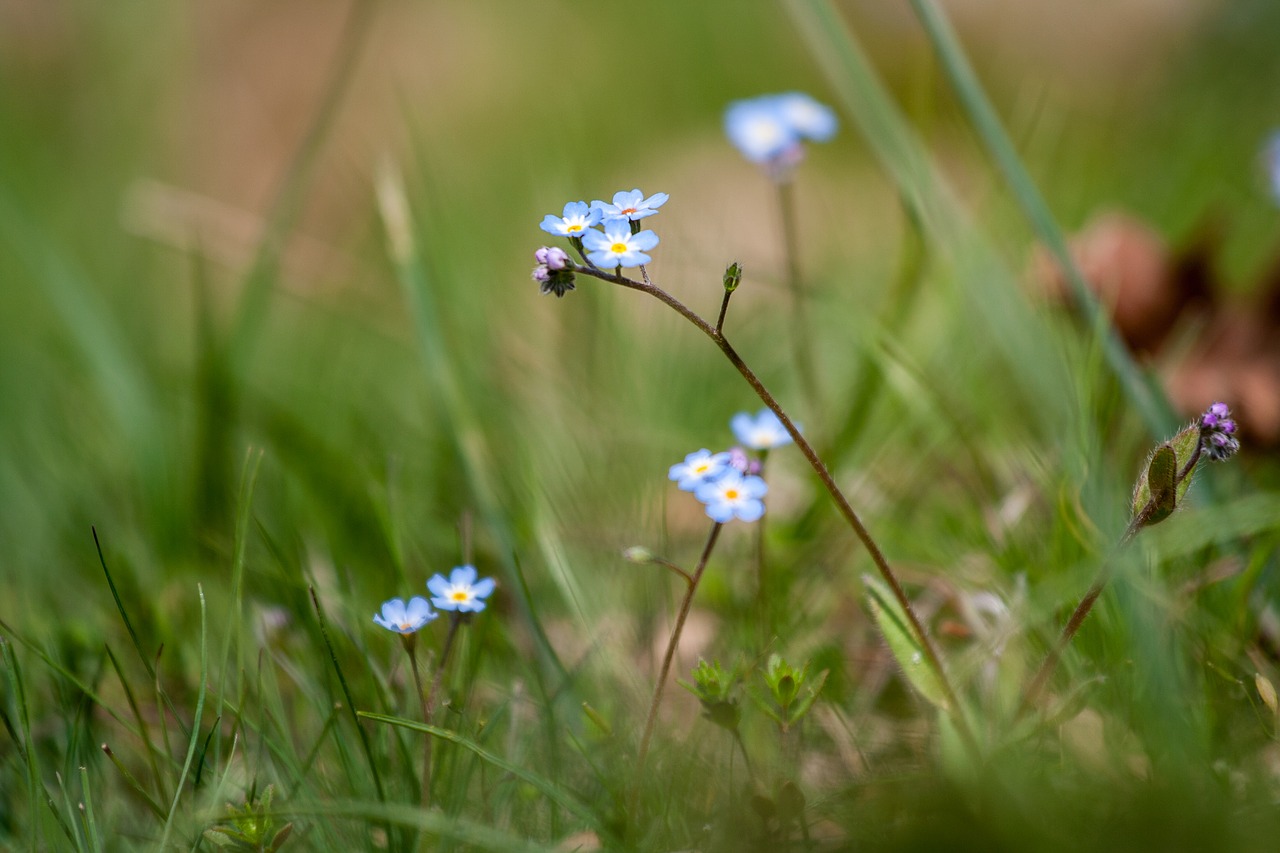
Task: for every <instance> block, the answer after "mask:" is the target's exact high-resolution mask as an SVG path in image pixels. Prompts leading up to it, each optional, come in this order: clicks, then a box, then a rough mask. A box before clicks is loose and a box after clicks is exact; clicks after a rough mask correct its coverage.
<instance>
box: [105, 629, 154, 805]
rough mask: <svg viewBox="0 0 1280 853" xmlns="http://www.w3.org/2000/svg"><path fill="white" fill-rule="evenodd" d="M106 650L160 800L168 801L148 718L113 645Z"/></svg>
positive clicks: (107, 645)
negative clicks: (125, 674)
mask: <svg viewBox="0 0 1280 853" xmlns="http://www.w3.org/2000/svg"><path fill="white" fill-rule="evenodd" d="M105 648H106V650H107V660H109V661H110V662H111V668H112V669H114V670H115V671H116V678H117V680H119V682H120V687H121V688H122V689H123V690H124V698H125V702H126V703H128V705H129V710H130V712H131V713H132V714H133V719H134V720H135V721H137V723H138V736H139V737H140V738H141V739H142V745H143V746H144V747H145V748H146V752H147V763H148V764H149V765H150V766H151V778H152V779H154V780H155V784H156V787H157V791H158V793H159V795H160V799H162V800H163V799H168V798H167V797H166V796H165V793H164V790H163V789H161V788H160V785H161V784H162V783H161V779H162V777H161V776H160V765H159V763H158V762H157V761H156V756H157V754H158V751H157V750H156V745H155V742H154V741H153V740H152V739H151V727H150V726H148V725H147V721H146V718H145V717H143V716H142V711H141V710H140V709H139V708H138V699H137V697H136V696H134V693H133V687H132V686H131V685H130V684H129V680H128V679H126V678H125V677H124V670H122V669H121V668H120V661H118V660H116V656H115V652H113V651H111V645H110V644H106V645H105ZM108 710H110V709H108Z"/></svg>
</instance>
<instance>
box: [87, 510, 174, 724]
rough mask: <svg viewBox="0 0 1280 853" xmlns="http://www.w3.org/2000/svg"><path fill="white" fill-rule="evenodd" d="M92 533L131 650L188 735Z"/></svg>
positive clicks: (93, 530) (95, 536)
mask: <svg viewBox="0 0 1280 853" xmlns="http://www.w3.org/2000/svg"><path fill="white" fill-rule="evenodd" d="M89 529H90V530H91V531H92V532H93V545H94V547H95V548H97V549H98V562H99V563H100V564H101V565H102V572H103V574H105V575H106V576H107V586H109V587H111V597H112V598H113V599H115V602H116V609H117V610H119V611H120V618H121V619H123V620H124V627H125V630H126V631H128V632H129V639H130V640H132V641H133V648H134V649H135V650H136V651H137V652H138V658H139V659H140V660H141V661H142V665H143V666H145V667H146V668H147V675H148V676H150V678H151V681H152V682H153V683H154V684H155V686H156V691H157V692H158V693H159V694H160V697H161V699H162V700H163V701H164V704H165V706H166V707H167V708H168V709H169V712H170V713H171V714H173V718H174V719H175V720H177V721H178V725H179V726H180V727H181V728H182V734H183V735H184V736H186V735H189V734H190V733H191V730H190V729H188V728H187V724H186V723H185V722H184V721H183V719H182V717H180V716H179V715H178V709H177V708H175V707H174V705H173V700H172V699H170V698H169V694H168V693H167V692H166V691H165V690H163V689H162V688H161V687H160V677H159V676H158V675H157V674H156V668H155V664H153V663H152V662H151V659H150V658H148V657H147V655H146V652H144V651H143V650H142V642H141V641H140V640H139V639H138V632H137V631H135V630H134V629H133V622H132V621H131V620H130V619H129V612H128V611H127V610H125V607H124V601H123V600H122V599H121V598H120V590H119V589H117V588H116V582H115V579H114V578H113V577H111V570H110V569H109V568H107V558H106V556H104V555H103V553H102V543H101V542H100V541H98V529H97V528H96V527H91V528H89Z"/></svg>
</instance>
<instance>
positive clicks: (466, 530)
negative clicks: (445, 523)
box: [458, 510, 474, 566]
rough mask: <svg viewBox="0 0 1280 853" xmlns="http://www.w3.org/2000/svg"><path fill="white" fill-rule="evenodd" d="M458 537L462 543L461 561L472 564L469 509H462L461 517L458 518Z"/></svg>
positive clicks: (468, 564)
mask: <svg viewBox="0 0 1280 853" xmlns="http://www.w3.org/2000/svg"><path fill="white" fill-rule="evenodd" d="M458 539H459V540H460V541H461V544H462V562H463V564H464V565H467V566H470V565H472V557H473V556H474V554H473V553H472V544H471V510H464V511H463V513H462V517H461V518H460V519H458Z"/></svg>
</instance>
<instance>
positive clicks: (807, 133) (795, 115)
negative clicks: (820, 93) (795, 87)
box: [776, 92, 839, 142]
mask: <svg viewBox="0 0 1280 853" xmlns="http://www.w3.org/2000/svg"><path fill="white" fill-rule="evenodd" d="M776 99H777V100H776V105H777V108H778V112H780V113H781V114H782V117H783V119H784V120H785V121H786V123H787V124H788V125H790V126H791V129H792V130H793V131H795V132H796V133H797V134H799V135H800V136H802V137H804V138H805V139H811V140H813V141H814V142H826V141H827V140H829V139H830V138H831V137H833V136H835V135H836V128H837V127H839V123H838V122H837V121H836V113H835V110H833V109H831V107H829V106H827V105H826V104H820V103H818V102H817V101H815V100H814V99H813V98H811V97H809V96H808V95H806V94H805V93H803V92H787V93H786V94H785V95H777V96H776Z"/></svg>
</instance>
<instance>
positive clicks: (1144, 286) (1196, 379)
mask: <svg viewBox="0 0 1280 853" xmlns="http://www.w3.org/2000/svg"><path fill="white" fill-rule="evenodd" d="M1220 236H1221V230H1220V228H1219V227H1218V226H1217V225H1216V224H1209V225H1206V226H1202V227H1201V228H1200V229H1199V230H1198V231H1197V232H1196V233H1195V234H1194V235H1193V236H1192V237H1191V238H1190V239H1189V240H1188V241H1187V242H1186V244H1185V245H1184V246H1183V248H1181V249H1179V250H1178V251H1177V252H1173V251H1171V250H1170V249H1169V248H1168V246H1167V245H1166V243H1165V242H1164V240H1163V239H1162V238H1161V237H1160V235H1159V234H1157V233H1156V232H1155V230H1154V229H1152V228H1151V227H1150V226H1149V225H1147V224H1146V223H1144V222H1142V221H1141V220H1139V219H1137V218H1136V217H1134V216H1132V215H1130V214H1127V213H1122V212H1116V211H1106V212H1103V213H1100V214H1098V215H1096V216H1095V217H1094V218H1093V219H1092V220H1090V222H1089V223H1088V224H1087V225H1086V226H1085V228H1084V229H1083V230H1082V231H1081V232H1080V233H1079V234H1077V235H1076V236H1075V237H1073V238H1072V239H1071V241H1070V249H1071V253H1072V257H1073V258H1074V259H1075V262H1076V263H1077V264H1078V265H1079V267H1080V271H1081V273H1082V274H1083V275H1084V277H1085V280H1086V281H1087V282H1088V284H1089V286H1090V287H1091V288H1092V290H1093V291H1094V293H1096V294H1098V297H1099V299H1100V300H1101V301H1102V303H1103V304H1104V305H1105V306H1106V307H1107V308H1108V310H1109V311H1110V313H1111V317H1112V321H1113V322H1114V324H1115V327H1116V331H1117V332H1118V333H1119V335H1120V337H1121V338H1122V339H1123V340H1124V342H1125V343H1126V344H1127V345H1128V346H1129V348H1130V350H1132V351H1133V352H1134V353H1135V354H1137V355H1139V356H1154V355H1157V354H1159V352H1160V350H1161V348H1162V347H1163V346H1164V345H1165V343H1166V342H1167V341H1168V340H1169V338H1170V336H1171V334H1172V333H1173V332H1174V331H1175V329H1177V328H1179V327H1180V326H1183V327H1186V328H1191V329H1196V328H1198V329H1199V331H1198V333H1197V334H1196V337H1195V339H1194V341H1193V342H1192V343H1191V345H1190V348H1189V350H1188V352H1187V353H1186V355H1185V356H1183V357H1182V358H1179V359H1177V360H1176V361H1175V362H1173V363H1172V364H1170V365H1169V366H1168V367H1167V369H1165V370H1164V371H1163V380H1164V385H1165V388H1166V390H1167V391H1168V393H1169V396H1170V398H1171V400H1172V402H1173V404H1174V406H1175V407H1176V408H1177V409H1178V411H1179V412H1181V413H1182V414H1183V415H1185V416H1187V417H1191V416H1193V415H1194V414H1195V413H1197V412H1200V411H1203V410H1204V408H1205V407H1206V406H1208V405H1209V404H1210V403H1213V402H1215V401H1218V400H1223V401H1225V402H1228V403H1229V404H1230V405H1231V407H1232V410H1233V411H1234V412H1235V413H1236V418H1237V420H1238V422H1239V423H1240V425H1241V428H1242V435H1243V437H1244V446H1245V447H1246V448H1248V447H1250V446H1252V447H1255V448H1256V447H1274V446H1276V445H1277V444H1280V259H1277V262H1276V263H1275V264H1274V265H1273V268H1272V269H1271V271H1270V272H1269V273H1268V274H1267V275H1266V276H1265V277H1264V279H1263V281H1262V282H1260V285H1259V287H1257V288H1254V289H1252V291H1251V292H1252V295H1251V296H1249V297H1245V298H1242V299H1232V300H1228V299H1226V298H1224V297H1223V288H1222V287H1221V286H1220V285H1219V282H1218V277H1217V273H1216V268H1215V258H1216V256H1217V252H1218V247H1219V245H1220V243H1221V239H1220ZM1031 271H1032V276H1033V278H1034V280H1035V281H1036V282H1037V283H1038V284H1039V285H1040V287H1042V288H1043V290H1044V292H1046V293H1047V294H1049V296H1050V297H1051V298H1053V299H1054V300H1056V301H1059V302H1062V303H1064V304H1065V303H1069V302H1070V301H1071V297H1070V288H1069V287H1068V285H1067V282H1066V278H1065V276H1064V274H1063V272H1062V270H1061V269H1060V268H1059V267H1058V265H1057V264H1056V263H1055V262H1054V261H1053V259H1052V258H1051V257H1050V256H1049V254H1048V253H1047V252H1046V251H1044V250H1043V249H1041V248H1037V249H1036V252H1035V254H1034V256H1033V258H1032V264H1031ZM1189 323H1194V325H1189Z"/></svg>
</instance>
